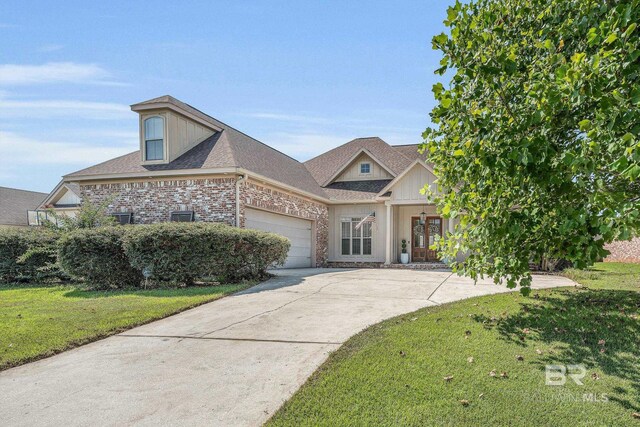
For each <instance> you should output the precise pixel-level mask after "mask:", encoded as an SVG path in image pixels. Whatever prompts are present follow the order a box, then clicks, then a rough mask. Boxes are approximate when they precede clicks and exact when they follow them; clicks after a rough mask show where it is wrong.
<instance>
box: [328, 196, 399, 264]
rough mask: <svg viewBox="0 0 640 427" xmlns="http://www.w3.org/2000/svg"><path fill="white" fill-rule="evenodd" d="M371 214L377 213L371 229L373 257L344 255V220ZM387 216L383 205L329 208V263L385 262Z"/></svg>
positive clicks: (336, 206)
mask: <svg viewBox="0 0 640 427" xmlns="http://www.w3.org/2000/svg"><path fill="white" fill-rule="evenodd" d="M371 212H375V213H376V222H375V223H374V224H373V225H372V227H371V237H372V250H371V255H360V256H353V255H342V253H341V252H342V251H341V246H340V245H341V238H342V236H341V234H340V233H341V230H342V227H341V225H340V223H341V220H342V218H344V217H346V218H348V217H361V218H364V217H365V216H366V215H368V214H369V213H371ZM386 216H387V213H386V206H385V205H384V204H383V203H372V204H362V205H360V204H359V205H332V206H329V224H330V226H329V261H355V262H384V257H385V243H386V242H385V239H386V224H387V218H386Z"/></svg>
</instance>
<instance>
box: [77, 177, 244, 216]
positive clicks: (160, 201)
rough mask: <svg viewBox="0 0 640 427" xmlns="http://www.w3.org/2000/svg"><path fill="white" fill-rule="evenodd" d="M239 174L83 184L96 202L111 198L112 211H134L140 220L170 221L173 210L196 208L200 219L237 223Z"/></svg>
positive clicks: (85, 190) (84, 191) (110, 206)
mask: <svg viewBox="0 0 640 427" xmlns="http://www.w3.org/2000/svg"><path fill="white" fill-rule="evenodd" d="M235 182H236V180H235V177H233V178H206V179H172V180H153V181H144V182H122V183H109V184H95V185H81V186H80V191H81V192H82V197H83V198H85V197H86V198H88V199H89V200H90V201H91V202H92V203H96V204H97V203H102V202H103V201H105V200H107V199H109V200H110V202H109V205H108V207H107V211H108V212H109V213H117V212H133V213H134V215H133V220H134V223H136V224H149V223H153V222H164V221H169V218H170V216H171V212H174V211H181V210H193V211H194V212H195V217H196V221H210V222H224V223H227V224H229V225H235V216H236V215H235V212H236V208H235Z"/></svg>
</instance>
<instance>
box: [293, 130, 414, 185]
mask: <svg viewBox="0 0 640 427" xmlns="http://www.w3.org/2000/svg"><path fill="white" fill-rule="evenodd" d="M362 149H366V150H367V151H369V152H370V153H371V154H372V155H373V156H374V157H375V158H376V159H377V160H379V161H380V162H382V163H384V166H386V167H387V168H389V169H390V170H391V172H393V173H394V174H395V175H398V174H400V173H402V171H404V170H405V169H406V168H407V167H408V166H409V165H410V164H411V162H412V161H413V159H409V158H407V157H406V156H405V155H404V154H403V153H402V152H400V151H397V150H395V149H394V148H393V147H392V146H390V145H389V144H387V143H386V142H384V141H383V140H382V139H380V138H378V137H369V138H356V139H354V140H352V141H349V142H347V143H346V144H344V145H341V146H339V147H336V148H334V149H333V150H329V151H327V152H326V153H324V154H320V155H319V156H317V157H314V158H313V159H311V160H308V161H306V162H305V163H304V165H305V166H306V167H307V169H309V172H311V175H313V177H314V178H315V179H316V181H318V182H319V183H320V184H322V185H323V184H325V183H326V182H327V181H328V180H329V179H330V178H331V177H332V176H334V175H335V174H336V173H338V172H339V171H340V169H342V168H344V167H345V166H346V163H347V162H348V161H349V160H350V159H352V158H353V156H355V155H356V154H357V153H358V152H359V151H360V150H362Z"/></svg>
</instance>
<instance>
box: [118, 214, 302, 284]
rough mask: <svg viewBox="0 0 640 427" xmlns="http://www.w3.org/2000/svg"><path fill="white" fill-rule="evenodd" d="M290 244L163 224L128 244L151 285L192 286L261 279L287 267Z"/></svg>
mask: <svg viewBox="0 0 640 427" xmlns="http://www.w3.org/2000/svg"><path fill="white" fill-rule="evenodd" d="M289 246H290V243H289V241H288V240H287V239H285V238H284V237H280V236H277V235H275V234H270V233H264V232H260V231H254V230H244V229H239V228H234V227H230V226H228V225H225V224H218V223H202V222H201V223H162V224H153V225H142V226H136V227H132V228H131V229H130V230H129V232H128V233H127V235H126V236H125V238H124V250H125V252H126V254H127V256H128V257H129V261H130V262H131V265H132V266H134V267H135V268H137V269H138V270H140V271H145V272H146V273H147V274H148V275H149V277H150V278H151V279H152V280H157V281H165V282H174V283H184V284H187V285H188V284H191V283H193V281H194V280H195V279H197V278H204V277H210V276H216V277H218V278H220V279H222V280H228V281H237V280H241V279H250V278H258V277H261V276H263V275H264V274H265V270H266V269H267V268H268V267H269V266H270V265H272V264H282V263H284V260H285V259H286V255H287V251H288V250H289Z"/></svg>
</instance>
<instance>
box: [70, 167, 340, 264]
mask: <svg viewBox="0 0 640 427" xmlns="http://www.w3.org/2000/svg"><path fill="white" fill-rule="evenodd" d="M235 183H236V179H235V177H231V178H206V179H172V180H166V179H165V180H151V181H144V182H120V183H105V184H91V185H81V186H80V191H81V193H82V197H83V198H87V199H89V200H90V201H91V202H92V203H95V204H98V203H102V202H104V201H105V200H109V204H108V206H107V211H108V212H109V213H117V212H133V213H134V215H133V221H134V223H136V224H149V223H154V222H164V221H169V219H170V215H171V212H174V211H180V210H193V211H194V212H195V216H196V221H210V222H224V223H227V224H229V225H235V217H236V215H235V213H236V203H235ZM246 207H256V208H260V209H265V210H268V211H271V212H275V213H283V214H287V215H292V216H297V217H299V218H304V219H309V220H312V221H314V224H315V229H316V241H315V248H316V253H315V258H316V265H318V266H323V265H325V263H326V260H327V253H328V247H329V243H328V239H329V212H328V209H327V206H325V205H324V204H322V203H317V202H314V201H312V200H310V199H306V198H303V197H297V196H294V195H291V194H288V193H285V192H282V191H278V190H276V189H274V188H271V187H266V186H263V185H259V184H257V183H254V182H251V181H249V182H244V183H243V184H242V186H241V196H240V224H241V226H242V227H244V212H245V208H246Z"/></svg>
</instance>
